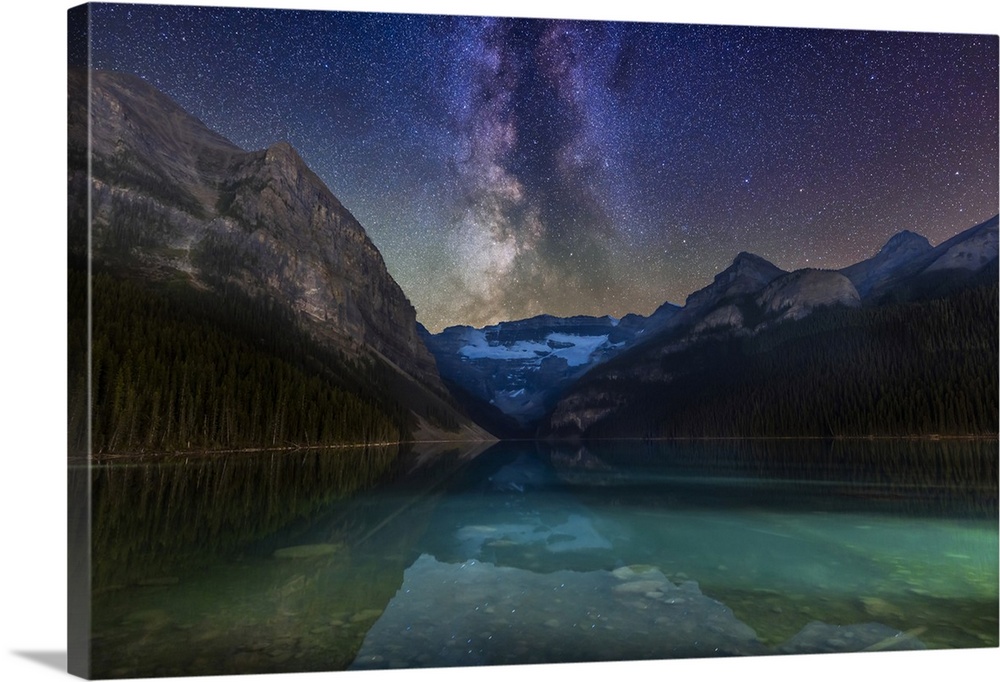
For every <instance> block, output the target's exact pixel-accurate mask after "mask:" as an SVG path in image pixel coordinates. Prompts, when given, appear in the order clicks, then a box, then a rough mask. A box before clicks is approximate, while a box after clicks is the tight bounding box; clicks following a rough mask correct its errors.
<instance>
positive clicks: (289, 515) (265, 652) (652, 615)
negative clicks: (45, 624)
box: [92, 441, 998, 677]
mask: <svg viewBox="0 0 1000 682" xmlns="http://www.w3.org/2000/svg"><path fill="white" fill-rule="evenodd" d="M372 462H377V464H373V463H372ZM362 463H364V472H365V473H364V475H358V474H357V471H358V470H359V467H360V466H361V464H362ZM234 472H235V473H234ZM94 475H95V481H94V488H95V497H96V499H98V500H100V503H99V504H98V507H99V509H100V513H98V514H97V516H96V517H95V522H94V523H95V533H94V537H95V538H96V539H95V549H94V552H95V566H98V567H99V570H95V582H94V584H95V597H94V611H93V612H94V633H93V640H92V645H93V653H94V656H93V662H94V675H95V676H97V677H138V676H149V675H171V676H175V675H186V674H225V673H240V672H246V673H251V672H291V671H308V670H338V669H364V668H395V667H403V668H410V667H439V666H452V665H491V664H515V663H541V662H544V663H553V662H570V661H594V660H627V659H649V658H678V657H707V656H730V655H768V654H783V653H817V652H833V651H864V650H869V651H879V650H890V649H920V648H967V647H987V646H989V647H995V646H997V643H998V624H997V608H998V559H997V557H998V541H997V538H998V533H997V448H996V443H995V442H994V443H985V444H977V443H971V442H961V443H954V442H911V441H906V442H900V441H886V442H850V443H842V442H838V443H823V442H818V441H807V442H793V441H782V442H753V443H746V442H732V441H729V442H714V443H686V444H684V443H681V444H677V443H675V444H669V445H666V444H654V445H642V444H636V443H607V444H601V445H599V446H588V447H578V446H575V447H555V448H553V447H550V446H546V445H543V444H539V443H533V442H527V443H503V444H499V445H497V446H495V447H493V448H491V449H488V450H486V451H485V452H476V451H472V452H460V451H456V452H450V453H444V454H441V453H417V452H402V453H397V452H395V451H387V450H385V449H383V450H380V451H378V452H358V453H351V454H347V453H345V452H343V451H330V452H315V453H308V454H300V455H288V454H287V453H280V454H279V453H272V454H268V455H257V456H248V455H243V456H239V457H235V456H231V457H229V458H222V459H219V458H215V459H212V460H205V459H201V460H197V461H196V462H187V463H178V462H170V463H168V462H157V461H150V462H144V463H140V464H135V463H132V464H129V465H127V466H126V465H122V464H112V465H108V466H106V467H102V468H101V469H100V470H99V471H95V474H94ZM345 478H350V481H345V480H344V479H345ZM255 481H256V482H257V483H256V484H255V483H254V482H255ZM143 487H144V488H145V492H141V491H142V489H143ZM112 491H114V494H110V493H111V492H112ZM150 491H158V492H156V493H155V494H154V493H151V492H150ZM165 500H174V502H172V503H171V504H172V505H173V506H171V504H166V503H165ZM144 505H145V506H146V507H148V508H147V509H143V507H144ZM101 527H113V528H114V532H113V533H106V534H102V533H101V532H100V528H101ZM193 529H198V530H197V531H196V532H195V531H194V530H193Z"/></svg>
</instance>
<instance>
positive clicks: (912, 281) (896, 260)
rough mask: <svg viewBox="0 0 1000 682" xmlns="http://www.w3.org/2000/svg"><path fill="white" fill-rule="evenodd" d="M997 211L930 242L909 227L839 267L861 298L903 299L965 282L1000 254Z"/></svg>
mask: <svg viewBox="0 0 1000 682" xmlns="http://www.w3.org/2000/svg"><path fill="white" fill-rule="evenodd" d="M997 225H998V219H997V216H994V217H993V218H991V219H989V220H987V221H985V222H983V223H980V224H979V225H975V226H973V227H971V228H969V229H967V230H964V231H962V232H961V233H959V234H957V235H955V236H954V237H952V238H951V239H948V240H945V241H944V242H942V243H940V244H938V245H937V246H935V247H931V245H930V243H929V242H928V241H927V239H926V238H924V237H922V236H920V235H918V234H915V233H913V232H910V231H908V230H904V231H903V232H900V233H898V234H896V235H893V237H892V238H890V239H889V241H888V242H886V244H885V246H883V247H882V248H881V249H880V250H879V252H878V253H877V254H875V255H874V256H872V257H871V258H869V259H867V260H863V261H861V262H860V263H856V264H854V265H850V266H848V267H846V268H843V269H841V270H840V272H841V273H842V274H843V275H844V276H846V277H847V278H848V279H850V280H851V282H852V283H854V285H855V287H856V288H857V289H858V293H859V294H860V295H861V297H862V300H865V301H873V302H878V301H880V300H883V299H885V300H888V299H892V300H902V299H904V298H912V297H921V296H925V295H927V294H928V293H932V292H933V291H935V290H938V291H941V287H944V288H945V289H947V288H949V287H953V286H961V285H963V284H964V282H965V280H966V279H968V278H969V277H970V276H974V275H975V274H976V273H979V272H982V271H984V269H987V268H989V267H990V263H991V262H995V261H996V258H997Z"/></svg>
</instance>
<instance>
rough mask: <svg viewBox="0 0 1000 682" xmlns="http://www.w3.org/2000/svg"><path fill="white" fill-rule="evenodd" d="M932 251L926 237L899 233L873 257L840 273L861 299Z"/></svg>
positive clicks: (905, 231)
mask: <svg viewBox="0 0 1000 682" xmlns="http://www.w3.org/2000/svg"><path fill="white" fill-rule="evenodd" d="M932 250H933V249H932V248H931V245H930V242H928V241H927V238H926V237H923V236H921V235H919V234H916V233H915V232H910V231H909V230H903V231H902V232H900V233H898V234H896V235H893V237H892V238H891V239H889V241H888V242H886V244H885V246H883V247H882V248H881V249H880V250H879V252H878V253H876V254H875V255H874V256H872V257H871V258H868V259H867V260H863V261H861V262H860V263H855V264H854V265H849V266H848V267H846V268H843V269H842V270H840V272H841V273H842V274H843V275H844V276H845V277H847V278H848V279H849V280H851V283H852V284H854V287H855V288H856V289H857V290H858V293H859V294H860V295H861V296H868V294H869V293H871V291H872V290H875V289H878V288H880V287H882V286H884V285H885V284H886V283H887V282H889V281H890V280H891V279H892V277H893V275H895V274H897V273H899V272H900V270H903V269H905V268H907V267H909V266H910V265H911V264H912V263H913V262H914V261H916V260H918V259H920V258H921V257H923V256H926V255H927V254H929V253H930V252H931V251H932Z"/></svg>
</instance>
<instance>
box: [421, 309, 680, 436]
mask: <svg viewBox="0 0 1000 682" xmlns="http://www.w3.org/2000/svg"><path fill="white" fill-rule="evenodd" d="M677 310H678V308H677V306H673V305H670V304H665V305H664V306H661V307H660V308H659V309H658V310H657V311H656V312H655V313H654V314H653V315H651V316H650V317H649V318H646V317H643V316H641V315H634V314H632V315H628V316H627V317H626V318H623V319H621V320H619V319H616V318H614V317H612V316H610V315H608V316H604V317H590V316H575V317H569V318H560V317H554V316H552V315H539V316H538V317H533V318H529V319H526V320H516V321H512V322H501V323H499V324H495V325H491V326H488V327H483V328H481V329H474V328H472V327H467V326H457V327H449V328H447V329H445V330H444V331H442V332H440V333H439V334H433V335H432V334H429V333H426V332H425V335H424V340H425V342H426V344H427V346H428V348H430V350H431V353H433V354H434V357H435V359H436V360H437V364H438V369H439V371H440V372H441V376H442V377H443V378H444V379H445V381H446V382H448V383H450V384H452V385H456V386H458V387H459V388H460V389H461V390H462V391H464V392H465V393H467V394H471V395H472V396H473V397H475V398H477V399H479V400H482V401H483V402H485V403H488V404H490V405H492V406H494V407H496V408H497V409H499V410H500V411H501V412H503V413H504V414H506V415H508V416H510V417H513V418H514V419H515V420H516V421H517V422H518V423H520V424H521V425H525V424H527V423H529V422H531V421H533V420H535V419H537V418H539V417H541V416H542V415H543V414H545V412H546V411H548V410H549V409H550V408H551V407H552V405H553V404H554V401H555V400H556V399H557V398H558V396H559V395H560V394H561V392H562V391H563V390H564V389H565V388H566V387H567V386H569V385H570V384H572V383H573V382H574V381H575V380H576V379H578V378H579V377H581V376H582V375H583V374H584V373H586V372H587V371H588V370H589V369H591V368H592V367H594V366H596V365H598V364H600V363H602V362H604V361H606V360H608V359H610V358H612V357H614V356H616V355H618V354H619V353H620V352H622V351H623V350H625V349H626V348H628V347H630V346H631V345H633V343H635V342H636V341H637V340H638V339H641V338H642V335H643V333H644V331H645V330H646V329H647V328H649V327H660V326H662V325H664V324H666V323H667V321H668V320H669V318H670V317H671V316H672V315H673V314H675V313H676V311H677Z"/></svg>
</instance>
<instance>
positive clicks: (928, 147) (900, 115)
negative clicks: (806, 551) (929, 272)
mask: <svg viewBox="0 0 1000 682" xmlns="http://www.w3.org/2000/svg"><path fill="white" fill-rule="evenodd" d="M92 38H93V51H92V64H93V66H95V67H97V68H106V69H114V70H120V71H128V72H132V73H136V74H138V75H140V76H142V77H143V78H146V79H147V80H149V81H150V82H151V83H152V84H153V85H155V86H157V87H158V88H160V89H161V90H163V91H164V92H166V93H167V94H168V95H170V96H171V97H173V98H174V99H175V100H176V101H177V102H178V103H179V104H181V106H183V107H185V108H186V109H187V110H188V111H190V112H191V113H192V114H194V115H195V116H197V117H198V118H200V119H201V120H202V121H204V122H205V123H206V124H207V125H209V126H210V127H212V128H213V129H215V130H218V131H219V132H221V133H222V134H224V135H226V136H227V137H228V138H229V139H231V140H232V141H233V142H235V143H236V144H238V145H240V146H241V147H243V148H246V149H259V148H263V147H266V146H269V145H270V144H273V143H274V142H276V141H280V140H287V141H289V142H290V143H291V144H292V145H294V146H295V147H296V148H297V149H298V150H299V151H300V153H301V155H302V156H303V158H304V159H305V160H306V162H307V163H308V164H309V165H310V166H311V167H312V168H313V169H314V170H315V171H316V172H317V173H318V174H319V176H320V177H321V178H323V180H324V181H325V182H326V184H327V185H328V186H329V188H330V189H331V191H332V192H333V193H334V194H335V195H336V196H337V197H338V198H339V199H340V200H341V201H342V202H343V204H344V205H345V206H347V207H348V209H350V210H351V211H352V213H354V214H355V215H356V216H357V217H358V219H359V220H360V221H361V223H362V224H363V225H364V226H365V228H366V230H367V231H368V233H369V235H370V236H371V237H372V239H373V241H374V242H375V244H376V245H377V246H378V248H379V250H380V251H381V252H382V254H383V256H384V258H385V260H386V263H387V265H388V267H389V270H390V272H391V273H392V275H393V277H395V279H396V280H397V281H398V282H399V283H400V285H401V286H402V287H403V290H404V291H405V292H406V294H407V296H408V297H409V298H410V300H411V301H412V302H413V304H414V305H415V307H416V309H417V315H418V319H419V320H420V321H421V322H422V323H423V324H425V325H426V326H427V327H428V328H429V329H431V330H438V329H441V328H442V327H444V326H448V325H452V324H472V325H475V326H480V325H483V324H488V323H493V322H497V321H499V320H507V319H520V318H524V317H528V316H531V315H535V314H539V313H542V312H545V313H551V314H557V315H572V314H593V315H603V314H613V315H617V316H621V315H624V314H625V313H628V312H638V313H643V314H648V313H650V312H651V311H652V310H653V309H655V308H656V307H657V306H659V305H660V304H662V303H663V302H665V301H671V302H674V303H683V302H684V299H685V298H686V296H687V295H688V294H689V293H691V292H692V291H694V290H696V289H698V288H700V287H702V286H704V285H706V284H707V283H709V282H710V281H711V278H712V276H713V275H714V274H715V273H716V272H718V271H719V270H721V269H723V268H724V267H726V266H727V265H728V264H729V263H730V262H731V261H732V259H733V257H734V256H735V255H736V254H737V253H738V252H740V251H750V252H753V253H756V254H759V255H761V256H763V257H765V258H767V259H769V260H770V261H772V262H774V263H775V264H776V265H778V266H779V267H781V268H783V269H786V270H791V269H796V268H801V267H823V268H838V267H843V266H845V265H848V264H850V263H853V262H856V261H858V260H861V259H863V258H866V257H868V256H870V255H872V254H873V253H874V252H875V251H877V250H878V248H879V247H880V246H881V245H882V244H884V243H885V241H886V240H887V239H888V238H889V237H890V236H891V235H892V234H894V233H896V232H898V231H900V230H903V229H910V230H914V231H916V232H919V233H921V234H923V235H924V236H926V237H928V239H930V240H931V242H932V243H937V242H939V241H941V240H943V239H946V238H947V237H950V236H951V235H953V234H955V233H956V232H958V231H960V230H962V229H965V228H967V227H971V226H972V225H974V224H976V223H978V222H981V221H983V220H985V219H987V218H989V217H991V216H993V215H995V214H996V213H997V204H998V196H997V185H998V171H997V155H998V150H997V99H998V91H997V78H998V76H997V61H998V50H997V37H996V36H977V35H960V34H934V33H913V32H876V31H835V30H815V29H786V28H752V27H733V26H729V27H725V26H698V25H681V24H653V23H635V22H632V23H626V22H594V21H557V20H541V19H538V20H528V19H503V18H488V17H443V16H430V15H403V14H365V13H345V12H317V11H304V12H298V11H291V10H280V11H267V10H256V9H234V8H197V7H189V6H174V7H166V6H137V5H132V6H127V5H119V6H114V5H96V6H95V9H94V13H93V26H92Z"/></svg>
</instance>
